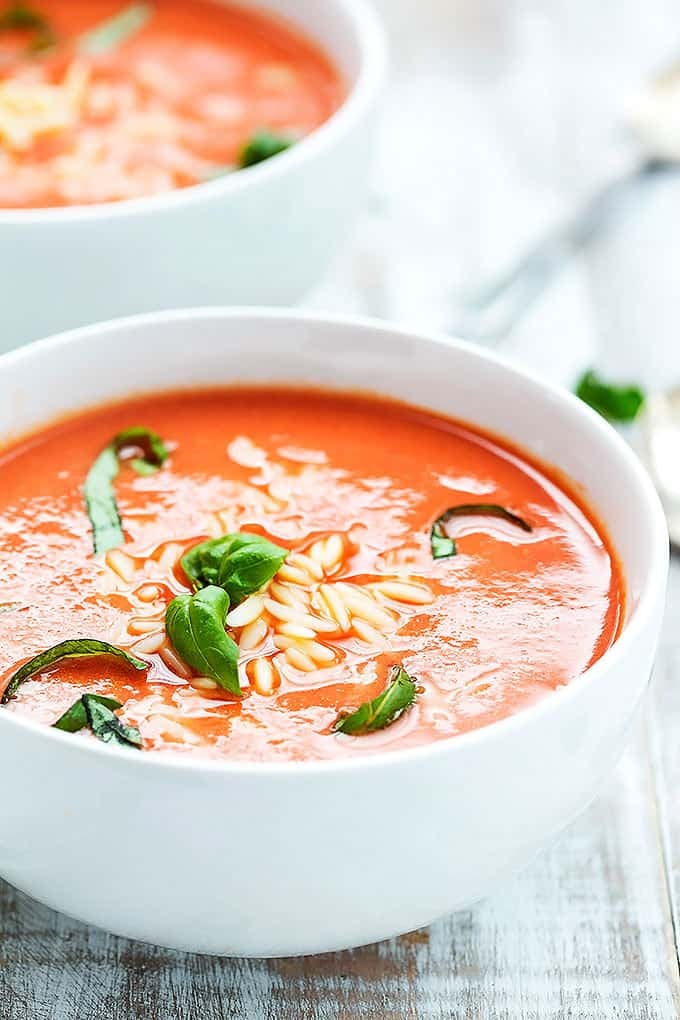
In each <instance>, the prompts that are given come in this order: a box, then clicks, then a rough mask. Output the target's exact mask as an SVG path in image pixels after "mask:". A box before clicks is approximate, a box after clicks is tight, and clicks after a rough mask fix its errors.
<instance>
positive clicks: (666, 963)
mask: <svg viewBox="0 0 680 1020" xmlns="http://www.w3.org/2000/svg"><path fill="white" fill-rule="evenodd" d="M395 895H398V891H395ZM0 916H1V918H2V920H1V922H0V935H1V938H0V1002H2V1003H4V1004H5V1007H4V1009H3V1010H2V1016H3V1018H5V1020H76V1018H77V1020H83V1018H88V1020H89V1018H90V1017H95V1016H106V1017H107V1018H109V1020H132V1018H137V1017H140V1018H141V1017H143V1018H145V1020H170V1018H173V1020H174V1018H178V1020H182V1018H185V1017H186V1018H191V1020H194V1018H200V1020H221V1018H223V1017H233V1018H244V1020H246V1018H247V1020H282V1018H288V1017H291V1018H292V1017H295V1018H297V1017H300V1018H315V1020H316V1018H318V1020H363V1018H369V1017H370V1018H377V1017H379V1018H381V1020H411V1018H413V1020H416V1018H418V1020H443V1018H449V1017H470V1018H477V1017H480V1018H482V1017H483V1018H485V1020H487V1018H488V1020H505V1018H508V1020H510V1018H513V1020H514V1018H517V1020H552V1018H555V1020H557V1018H562V1017H579V1018H581V1017H582V1018H584V1020H586V1018H588V1020H591V1018H592V1020H607V1018H614V1017H625V1018H626V1020H659V1018H660V1020H666V1018H668V1020H672V1018H674V1017H676V1016H677V1015H678V1012H679V1009H680V996H679V992H678V969H677V958H676V955H675V949H674V943H673V931H672V919H671V913H670V910H669V906H668V900H667V895H666V888H665V881H664V873H663V862H662V856H661V845H660V840H659V822H658V818H657V813H656V805H655V799H654V794H653V789H652V775H651V770H650V765H649V756H648V749H647V739H646V734H645V732H644V729H641V731H640V733H639V735H638V738H637V741H636V745H635V747H634V748H633V749H632V750H631V752H630V753H629V754H628V755H627V756H626V758H625V760H624V761H623V763H622V764H621V767H620V768H619V770H618V772H617V775H616V776H615V778H614V779H613V781H612V782H611V784H610V785H609V787H608V788H607V790H606V791H605V792H604V794H603V795H602V797H601V798H600V799H599V800H598V801H597V802H596V804H594V805H593V806H592V807H591V808H590V809H589V810H588V812H586V814H584V815H583V816H582V817H581V818H580V819H579V820H578V821H577V822H576V823H574V824H573V825H572V826H571V828H570V829H569V830H568V832H567V833H566V834H565V836H564V837H563V838H562V839H561V840H560V841H559V842H558V843H557V844H556V845H555V846H553V847H552V848H551V849H550V850H548V851H547V852H545V853H543V854H542V855H541V856H539V857H538V858H537V859H536V861H535V862H534V864H533V866H532V867H530V868H529V869H527V871H526V872H525V873H524V874H522V875H520V876H519V877H518V878H517V879H516V880H515V881H514V882H513V883H511V885H510V886H509V887H508V888H506V889H505V891H503V892H501V893H500V894H499V895H498V896H496V897H494V898H493V899H491V900H489V901H488V902H485V903H482V904H480V905H479V906H477V907H476V908H474V909H473V910H470V911H467V912H464V913H461V914H457V915H453V916H452V917H449V918H446V919H444V920H442V921H440V922H438V923H437V924H435V925H433V926H432V927H431V928H430V929H427V930H424V931H420V932H416V933H413V934H411V935H408V936H405V937H403V938H400V939H394V940H392V941H390V942H385V943H381V944H379V945H376V946H370V947H367V948H364V949H361V950H357V951H354V952H349V953H340V954H333V955H328V956H322V957H316V958H312V957H308V958H302V959H291V960H279V961H257V960H241V961H239V960H224V959H215V958H209V957H199V956H191V955H185V954H181V953H175V952H172V951H168V950H163V949H157V948H153V947H147V946H144V945H141V944H139V943H134V942H129V941H126V940H124V939H116V938H114V937H112V936H108V935H105V934H104V933H101V932H98V931H95V930H94V929H91V928H88V927H86V926H84V925H80V924H78V923H77V922H75V921H71V920H69V919H68V918H64V917H61V916H59V915H57V914H55V913H53V912H52V911H50V910H47V909H46V908H44V907H41V906H39V905H37V904H35V903H34V902H33V901H31V900H30V899H29V898H27V897H25V896H23V895H21V894H19V893H17V892H16V891H14V890H12V889H11V888H10V887H8V886H3V887H2V889H1V890H0ZM291 923H294V918H291Z"/></svg>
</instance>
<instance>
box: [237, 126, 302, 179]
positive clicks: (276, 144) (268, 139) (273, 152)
mask: <svg viewBox="0 0 680 1020" xmlns="http://www.w3.org/2000/svg"><path fill="white" fill-rule="evenodd" d="M293 144H294V143H293V139H292V138H284V137H283V136H282V135H276V134H274V133H273V132H272V131H264V130H263V131H256V132H255V134H254V135H253V137H252V138H251V139H250V141H249V142H248V143H247V144H246V145H244V147H243V149H242V150H241V155H240V157H239V166H240V167H241V169H245V168H246V167H248V166H255V164H256V163H263V162H264V161H265V159H271V157H272V156H278V154H279V153H280V152H285V151H286V149H290V147H291V145H293Z"/></svg>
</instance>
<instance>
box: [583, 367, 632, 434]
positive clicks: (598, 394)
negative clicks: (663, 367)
mask: <svg viewBox="0 0 680 1020" xmlns="http://www.w3.org/2000/svg"><path fill="white" fill-rule="evenodd" d="M574 392H575V393H576V396H577V397H579V398H580V399H581V400H582V401H583V402H584V403H585V404H588V406H589V407H592V408H593V410H594V411H597V412H598V414H601V415H602V417H603V418H606V419H607V421H612V422H631V421H634V419H635V418H637V416H638V414H639V412H640V409H641V408H642V405H643V404H644V402H645V394H644V392H643V390H641V389H640V387H639V386H633V385H630V386H612V385H611V384H610V383H606V382H605V381H604V380H603V379H601V378H600V377H599V376H598V375H597V374H596V373H595V372H593V371H592V370H591V371H589V372H586V373H585V374H584V375H582V376H581V378H580V379H579V381H578V383H577V385H576V389H575V391H574Z"/></svg>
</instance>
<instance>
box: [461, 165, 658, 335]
mask: <svg viewBox="0 0 680 1020" xmlns="http://www.w3.org/2000/svg"><path fill="white" fill-rule="evenodd" d="M665 168H666V164H663V163H660V162H659V161H658V160H651V159H650V160H644V161H643V162H640V163H637V164H635V166H633V167H632V168H631V169H630V170H628V171H627V172H626V173H625V174H624V175H623V176H621V177H617V178H614V179H613V180H611V181H608V182H607V183H606V184H605V185H604V186H603V187H601V188H600V189H599V191H596V192H595V194H594V195H592V196H591V198H590V199H588V201H587V202H586V203H585V204H584V205H583V206H582V207H581V208H580V209H578V210H577V211H576V213H575V214H573V215H572V216H571V217H570V218H569V219H567V220H566V221H565V222H564V223H562V224H560V225H559V226H557V227H556V228H555V229H553V230H551V231H550V232H549V233H548V234H546V235H545V236H544V237H542V238H541V239H540V240H539V241H538V242H537V243H536V244H535V245H534V246H533V247H532V248H530V249H529V250H528V251H527V252H525V254H524V255H523V256H522V257H521V258H520V259H519V260H518V261H517V262H516V263H515V264H514V265H513V266H511V268H510V269H509V270H507V271H506V272H504V273H502V274H501V275H499V276H497V277H496V278H495V279H494V280H491V281H490V282H489V283H487V284H485V285H483V286H482V287H481V288H479V290H476V291H474V292H472V293H471V294H469V295H467V297H465V298H464V299H463V300H462V302H461V304H460V306H459V308H458V309H457V310H456V314H455V315H454V318H453V321H452V322H451V325H450V331H451V332H452V333H454V334H456V335H457V336H461V337H463V338H464V339H466V340H473V341H476V342H478V343H487V344H490V345H493V344H496V343H499V342H500V341H501V340H503V339H504V338H505V337H506V336H507V335H508V333H510V332H511V330H512V329H513V327H514V326H515V325H516V324H517V323H518V322H519V320H520V319H521V317H522V316H523V315H524V313H525V312H527V311H528V309H529V308H530V307H531V305H532V304H533V303H534V301H535V300H536V299H537V298H538V297H539V296H540V294H542V292H543V291H544V290H545V288H546V287H547V286H548V284H549V283H551V281H552V280H553V279H555V277H556V276H558V274H559V273H560V272H561V271H562V270H563V269H564V268H565V266H566V265H567V262H568V261H569V259H570V258H571V257H572V255H574V254H575V253H576V252H577V251H579V250H580V249H582V248H583V247H585V245H586V244H588V242H589V241H590V240H591V238H592V237H593V236H594V235H595V234H596V233H597V232H598V231H599V230H600V229H602V227H604V226H605V225H606V223H607V221H608V220H609V219H610V218H611V217H612V216H613V215H614V213H615V212H617V211H618V210H619V208H620V207H621V205H622V204H623V202H624V200H626V199H627V198H629V197H630V193H631V192H632V191H633V190H634V187H635V186H636V185H637V184H638V183H639V182H640V181H641V180H642V178H644V177H646V176H648V175H649V174H652V173H657V172H658V171H659V170H661V169H665Z"/></svg>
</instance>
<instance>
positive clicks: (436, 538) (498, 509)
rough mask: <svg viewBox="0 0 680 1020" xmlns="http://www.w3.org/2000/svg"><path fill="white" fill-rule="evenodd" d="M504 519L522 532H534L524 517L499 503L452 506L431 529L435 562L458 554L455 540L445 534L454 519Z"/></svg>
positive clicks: (431, 546)
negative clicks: (446, 527)
mask: <svg viewBox="0 0 680 1020" xmlns="http://www.w3.org/2000/svg"><path fill="white" fill-rule="evenodd" d="M474 516H480V517H502V518H503V520H505V521H509V522H510V523H511V524H515V525H516V526H517V527H518V528H521V529H522V531H533V528H532V527H531V525H530V524H527V522H526V521H525V520H524V518H523V517H518V515H517V514H513V513H512V512H511V511H510V510H506V508H505V507H504V506H499V504H498V503H461V504H460V505H459V506H450V507H449V508H448V510H445V511H444V513H443V514H440V515H439V517H438V518H437V520H436V521H435V522H434V524H433V525H432V527H431V528H430V548H431V550H432V559H433V560H442V559H445V558H446V557H448V556H455V555H456V553H457V552H458V549H457V547H456V543H455V541H454V539H452V538H449V536H448V535H447V534H446V533H445V532H444V525H445V524H446V523H447V522H448V521H450V520H451V519H452V518H453V517H474Z"/></svg>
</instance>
